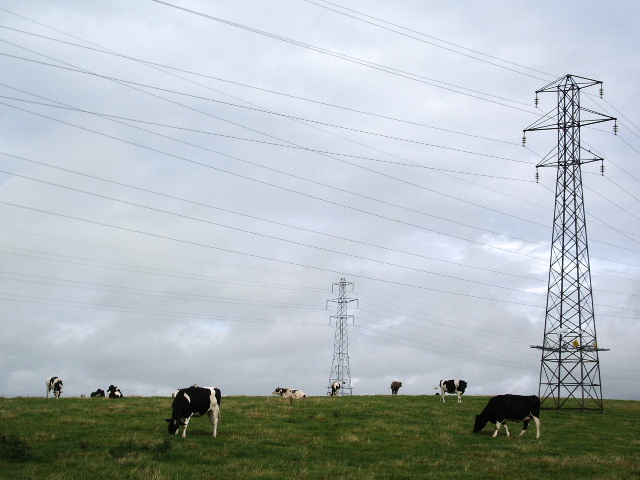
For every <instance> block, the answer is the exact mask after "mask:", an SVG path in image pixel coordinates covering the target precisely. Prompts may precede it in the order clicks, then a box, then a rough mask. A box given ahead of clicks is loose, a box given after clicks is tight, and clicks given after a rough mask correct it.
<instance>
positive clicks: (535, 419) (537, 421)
mask: <svg viewBox="0 0 640 480" xmlns="http://www.w3.org/2000/svg"><path fill="white" fill-rule="evenodd" d="M531 417H532V418H533V421H534V423H535V424H536V438H540V419H539V418H538V417H536V416H533V415H531Z"/></svg>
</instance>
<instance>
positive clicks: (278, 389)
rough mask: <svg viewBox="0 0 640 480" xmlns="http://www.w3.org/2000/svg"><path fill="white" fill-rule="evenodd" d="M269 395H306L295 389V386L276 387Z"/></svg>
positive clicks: (287, 396) (297, 396)
mask: <svg viewBox="0 0 640 480" xmlns="http://www.w3.org/2000/svg"><path fill="white" fill-rule="evenodd" d="M271 395H280V396H281V397H282V398H307V397H308V395H307V394H306V393H304V392H303V391H302V390H296V389H295V388H282V387H276V389H275V390H274V391H273V392H271Z"/></svg>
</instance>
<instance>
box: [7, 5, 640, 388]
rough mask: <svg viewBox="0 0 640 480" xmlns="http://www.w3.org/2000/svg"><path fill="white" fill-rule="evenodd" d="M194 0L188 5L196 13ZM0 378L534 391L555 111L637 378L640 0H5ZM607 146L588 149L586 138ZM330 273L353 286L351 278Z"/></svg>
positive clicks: (609, 321)
mask: <svg viewBox="0 0 640 480" xmlns="http://www.w3.org/2000/svg"><path fill="white" fill-rule="evenodd" d="M178 7H179V8H178ZM0 18H1V22H0V26H1V27H2V29H1V30H0V41H1V45H0V54H1V55H0V71H1V72H2V80H1V81H0V95H1V98H0V126H1V132H2V134H1V135H0V170H1V172H0V215H1V218H2V222H1V224H0V229H1V237H0V262H1V263H0V327H1V330H2V335H1V336H0V372H1V373H2V375H1V376H0V396H8V397H11V396H21V395H24V396H32V395H35V396H43V395H44V394H45V388H44V381H45V379H46V378H47V377H49V376H52V375H56V376H60V377H61V378H62V379H63V380H64V384H65V389H64V393H63V396H78V395H80V394H88V393H90V392H91V391H94V390H96V389H97V388H103V389H106V388H107V387H108V386H109V385H110V384H115V385H118V386H119V387H120V388H121V390H122V392H123V394H124V395H125V396H128V395H170V393H171V391H173V390H174V389H175V388H178V387H184V386H188V385H191V384H193V383H197V384H199V385H203V386H204V385H207V386H214V385H215V386H218V387H219V388H221V390H222V392H223V395H269V394H270V393H271V391H272V390H273V389H274V387H276V386H282V387H291V388H299V389H302V390H304V391H305V392H306V393H308V394H310V395H325V394H326V388H327V382H328V378H329V373H330V370H331V364H332V357H333V350H334V335H335V330H336V328H335V322H334V321H333V320H332V319H331V316H334V315H335V314H336V307H337V304H336V302H327V301H329V300H334V299H336V298H337V290H336V289H335V287H334V284H336V283H337V282H339V281H340V279H341V278H344V279H346V281H347V282H349V283H350V285H349V289H348V298H350V299H357V300H358V302H357V303H356V302H351V303H350V304H349V310H348V313H349V314H350V315H353V323H349V327H348V335H349V356H350V369H351V377H352V382H353V393H354V394H360V395H371V394H388V393H389V384H390V382H391V381H392V380H400V381H402V382H403V384H404V387H403V389H402V390H401V391H400V393H401V394H414V395H418V394H429V395H432V394H433V393H434V390H433V386H434V385H436V383H437V382H438V381H439V380H440V379H442V378H462V379H465V380H466V381H467V382H468V384H469V387H468V392H467V393H468V394H471V395H492V394H501V393H520V394H537V393H538V381H539V373H540V351H539V350H535V349H532V348H531V345H540V344H541V343H542V341H543V336H544V311H545V304H546V290H547V277H548V270H549V254H550V242H551V226H552V222H553V206H554V193H553V192H554V189H555V174H556V172H555V169H553V168H543V169H540V172H539V173H540V181H539V183H536V181H535V173H536V169H535V165H536V164H537V163H538V162H540V160H541V158H542V157H543V156H545V155H546V154H547V153H549V152H553V151H555V148H556V133H555V132H553V131H550V132H532V133H529V134H528V135H527V143H526V148H525V147H523V146H522V143H521V138H522V131H523V129H525V128H526V127H527V126H529V125H530V124H532V123H533V122H534V121H536V120H537V119H538V118H539V117H540V116H541V115H543V114H545V113H547V112H549V111H554V109H555V106H556V98H555V95H554V94H549V93H547V94H544V93H543V94H540V95H539V100H540V104H539V108H537V109H536V107H535V105H534V98H535V91H536V90H538V89H540V88H542V87H544V86H545V85H546V84H548V83H549V82H552V81H553V80H555V79H557V78H559V77H561V76H563V75H566V74H573V75H580V76H584V77H588V78H592V79H596V80H600V81H603V82H604V97H603V99H600V97H599V96H598V93H599V92H598V87H591V88H589V89H586V90H584V91H583V92H582V96H581V101H582V106H583V107H584V108H588V109H591V110H595V111H598V112H602V113H605V114H608V115H611V116H615V117H618V122H617V123H618V127H619V132H618V135H617V136H615V135H614V134H613V122H609V123H603V124H600V125H596V126H594V127H588V128H587V127H585V128H583V129H582V132H581V135H582V142H583V147H585V148H587V149H589V150H591V152H593V153H594V154H595V155H599V156H602V157H604V158H605V163H604V167H605V172H604V176H602V175H600V164H599V163H592V164H587V165H584V166H583V167H582V168H583V178H584V199H585V206H586V212H587V228H588V237H589V253H590V258H591V274H592V284H593V298H594V304H595V315H596V328H597V337H598V346H600V347H602V348H608V349H610V350H609V351H606V352H601V353H600V367H601V374H602V383H603V387H602V389H603V396H604V397H605V398H620V399H636V400H637V399H640V390H639V389H638V387H637V385H638V384H639V380H640V378H639V374H638V372H639V371H640V368H639V367H640V353H638V349H637V345H638V338H639V337H640V322H639V318H640V315H639V313H640V214H639V213H638V212H639V208H638V207H639V206H640V194H639V192H640V189H639V188H638V186H639V184H640V182H639V181H640V162H639V159H640V128H639V127H640V118H639V117H638V108H639V103H640V100H639V99H640V92H639V87H640V84H639V83H638V78H640V72H639V71H638V70H639V63H638V61H637V52H638V47H639V44H640V42H639V40H640V38H639V35H640V34H639V32H640V25H639V22H640V4H638V3H637V2H635V1H631V0H627V1H619V2H613V3H611V2H600V1H580V2H578V1H567V2H560V3H558V2H556V1H539V2H530V1H512V0H509V1H493V0H492V1H473V2H441V1H440V2H434V1H422V0H420V1H418V0H414V1H410V0H400V1H394V2H389V1H386V0H367V1H364V0H344V1H342V0H335V2H328V1H323V0H309V1H305V0H264V1H260V0H234V1H218V0H216V1H205V0H202V1H198V0H169V1H168V3H163V2H159V1H158V2H156V1H152V0H128V1H115V0H105V1H100V2H98V1H92V2H87V1H80V0H77V1H73V0H69V1H64V0H62V1H56V2H48V1H36V0H29V1H24V0H0ZM585 155H588V153H585ZM332 288H333V289H334V290H333V291H332Z"/></svg>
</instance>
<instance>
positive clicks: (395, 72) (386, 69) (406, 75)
mask: <svg viewBox="0 0 640 480" xmlns="http://www.w3.org/2000/svg"><path fill="white" fill-rule="evenodd" d="M151 1H152V2H156V3H160V4H163V5H166V6H169V7H172V8H175V9H178V10H182V11H185V12H188V13H191V14H193V15H198V16H201V17H204V18H207V19H209V20H213V21H216V22H220V23H223V24H225V25H229V26H232V27H235V28H239V29H242V30H246V31H249V32H252V33H256V34H258V35H262V36H266V37H269V38H273V39H275V40H279V41H282V42H285V43H289V44H292V45H296V46H299V47H302V48H306V49H309V50H313V51H315V52H318V53H322V54H324V55H328V56H331V57H336V58H340V59H342V60H346V61H348V62H351V63H356V64H359V65H363V66H366V67H369V68H372V69H375V70H378V71H383V72H385V73H389V74H392V75H395V76H398V77H402V78H406V79H409V80H413V81H416V82H420V83H424V84H427V85H431V86H433V87H437V88H441V89H444V90H448V91H451V92H454V93H459V94H461V95H465V96H468V97H472V98H476V99H478V100H483V101H486V102H490V103H494V104H496V105H501V106H503V107H507V108H512V109H515V110H520V111H522V112H526V113H532V114H535V112H533V111H531V110H525V109H523V108H520V107H516V106H513V105H508V104H505V103H501V102H498V101H495V100H491V99H488V98H483V97H479V96H477V95H474V94H481V95H485V96H487V97H491V98H498V99H501V100H506V101H508V102H512V103H518V104H521V105H527V104H526V103H524V102H520V101H517V100H510V99H508V98H504V97H500V96H499V95H492V94H488V93H484V92H480V91H477V90H472V89H470V88H466V87H461V86H459V85H453V84H451V83H447V82H442V81H440V80H435V79H432V78H428V77H424V76H422V75H418V74H414V73H409V72H405V71H402V70H398V69H395V68H392V67H387V66H384V65H380V64H377V63H374V62H369V61H368V60H362V59H359V58H355V57H351V56H349V55H344V54H341V53H337V52H332V51H330V50H326V49H323V48H320V47H316V46H313V45H309V44H306V43H303V42H299V41H297V40H292V39H289V38H285V37H282V36H279V35H275V34H272V33H268V32H264V31H262V30H258V29H255V28H252V27H247V26H245V25H241V24H239V23H235V22H231V21H229V20H224V19H222V18H218V17H214V16H213V15H208V14H206V13H202V12H198V11H196V10H191V9H188V8H185V7H180V6H178V5H174V4H172V3H168V2H164V1H161V0H151ZM433 82H437V83H433ZM438 84H441V85H438ZM456 88H458V89H462V90H466V91H468V92H472V93H465V92H462V91H459V90H455V89H456Z"/></svg>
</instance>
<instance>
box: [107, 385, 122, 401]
mask: <svg viewBox="0 0 640 480" xmlns="http://www.w3.org/2000/svg"><path fill="white" fill-rule="evenodd" d="M107 393H108V394H109V398H124V395H122V392H121V391H120V389H119V388H118V387H116V386H115V385H109V388H107Z"/></svg>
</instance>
